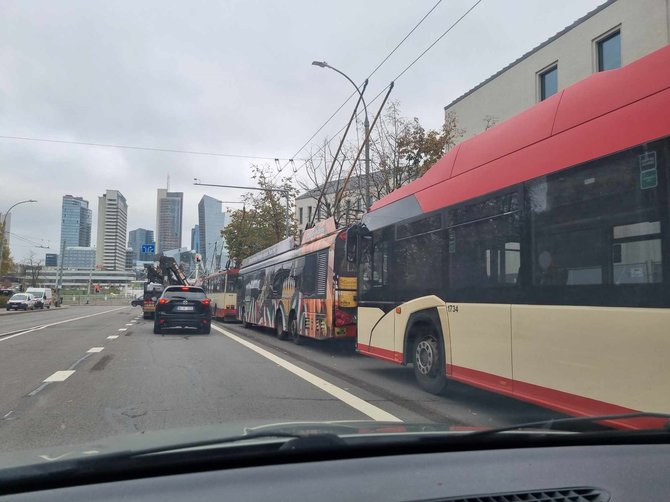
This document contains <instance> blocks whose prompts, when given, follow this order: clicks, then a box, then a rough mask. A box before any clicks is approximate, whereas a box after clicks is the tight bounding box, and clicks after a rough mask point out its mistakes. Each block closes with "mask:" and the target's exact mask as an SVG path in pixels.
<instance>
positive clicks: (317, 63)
mask: <svg viewBox="0 0 670 502" xmlns="http://www.w3.org/2000/svg"><path fill="white" fill-rule="evenodd" d="M312 64H313V65H314V66H318V67H319V68H330V69H331V70H333V71H335V72H337V73H339V74H340V75H342V76H343V77H344V78H346V79H347V80H348V81H349V82H350V83H351V85H353V86H354V87H355V88H356V92H357V93H358V95H359V96H360V97H361V101H362V102H363V111H364V112H365V121H364V122H363V127H364V128H365V209H366V211H369V210H370V205H371V204H370V134H369V132H370V121H369V120H368V107H367V105H366V104H365V99H363V93H362V92H361V90H360V89H359V87H358V86H357V85H356V84H355V83H354V81H353V80H351V79H350V78H349V76H348V75H347V74H346V73H344V72H342V71H340V70H338V69H337V68H334V67H333V66H330V65H329V64H328V63H326V62H325V61H312Z"/></svg>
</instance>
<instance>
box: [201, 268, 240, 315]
mask: <svg viewBox="0 0 670 502" xmlns="http://www.w3.org/2000/svg"><path fill="white" fill-rule="evenodd" d="M238 274H239V270H238V269H236V268H229V269H226V270H221V271H219V272H215V273H213V274H210V275H208V276H206V277H204V278H203V279H202V281H198V282H199V283H200V286H201V287H202V288H203V289H204V290H205V291H206V292H207V296H208V297H209V299H210V300H211V303H210V305H211V308H212V317H213V318H214V319H216V320H219V321H236V320H237V280H238Z"/></svg>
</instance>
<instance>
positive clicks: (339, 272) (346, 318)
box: [333, 232, 358, 337]
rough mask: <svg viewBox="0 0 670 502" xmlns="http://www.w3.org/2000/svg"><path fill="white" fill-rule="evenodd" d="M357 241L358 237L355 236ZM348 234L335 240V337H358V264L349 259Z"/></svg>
mask: <svg viewBox="0 0 670 502" xmlns="http://www.w3.org/2000/svg"><path fill="white" fill-rule="evenodd" d="M353 238H354V239H355V238H356V236H353ZM347 239H348V232H341V233H340V234H338V236H337V238H336V239H335V250H334V259H333V262H334V263H333V273H334V276H335V284H334V286H335V291H334V293H335V298H334V300H335V304H334V307H335V308H334V319H333V322H334V324H335V330H334V335H335V336H351V337H353V336H356V307H357V306H358V299H357V292H356V290H357V284H358V278H357V276H356V264H355V263H354V262H353V261H349V260H348V259H347V250H346V246H347Z"/></svg>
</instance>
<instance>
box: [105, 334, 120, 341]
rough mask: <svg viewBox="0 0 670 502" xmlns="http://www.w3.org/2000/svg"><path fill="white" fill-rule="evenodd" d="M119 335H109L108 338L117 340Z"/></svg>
mask: <svg viewBox="0 0 670 502" xmlns="http://www.w3.org/2000/svg"><path fill="white" fill-rule="evenodd" d="M118 337H119V335H109V336H108V337H107V340H116V339H117V338H118Z"/></svg>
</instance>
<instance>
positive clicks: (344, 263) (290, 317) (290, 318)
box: [240, 218, 356, 343]
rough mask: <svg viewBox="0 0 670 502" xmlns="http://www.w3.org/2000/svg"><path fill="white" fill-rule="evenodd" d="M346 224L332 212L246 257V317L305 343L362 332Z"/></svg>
mask: <svg viewBox="0 0 670 502" xmlns="http://www.w3.org/2000/svg"><path fill="white" fill-rule="evenodd" d="M346 239H347V231H346V229H339V230H338V229H336V227H335V221H334V220H333V219H332V218H331V219H328V220H325V221H322V222H320V223H317V224H316V226H315V227H314V228H311V229H308V230H305V232H304V233H303V236H302V243H301V244H300V245H297V244H296V243H295V242H294V240H293V238H289V239H286V240H284V241H282V242H279V243H278V244H275V245H274V246H272V247H270V248H267V249H264V250H263V251H260V252H258V253H256V254H255V255H253V256H250V257H249V258H247V259H245V260H244V261H243V262H242V267H241V268H240V302H241V304H240V319H241V320H242V321H244V323H245V325H246V326H249V325H254V326H265V327H268V328H273V329H274V330H275V332H276V334H277V337H278V338H280V339H287V338H290V339H291V340H293V341H294V342H295V343H300V342H301V341H302V339H303V337H309V338H316V339H319V340H325V339H331V338H351V339H352V340H353V339H354V338H355V336H356V324H355V322H356V318H355V314H356V268H355V265H354V264H353V263H351V262H350V261H348V260H347V259H346V257H345V252H346V249H345V248H346Z"/></svg>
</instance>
